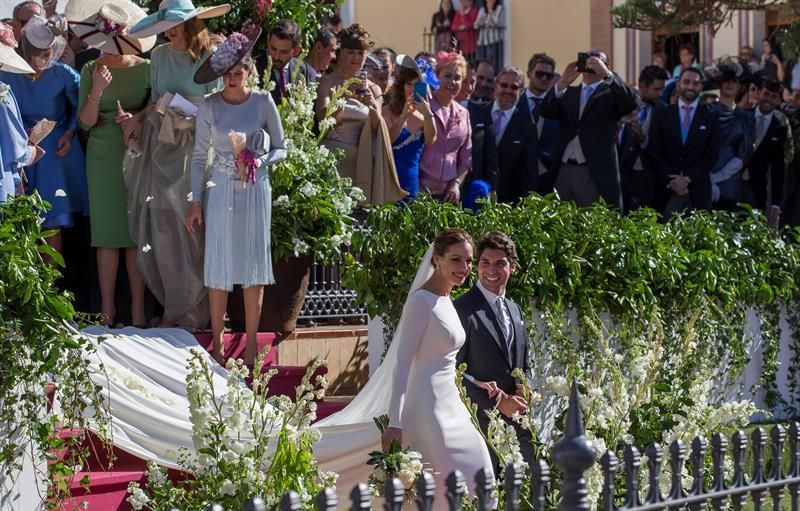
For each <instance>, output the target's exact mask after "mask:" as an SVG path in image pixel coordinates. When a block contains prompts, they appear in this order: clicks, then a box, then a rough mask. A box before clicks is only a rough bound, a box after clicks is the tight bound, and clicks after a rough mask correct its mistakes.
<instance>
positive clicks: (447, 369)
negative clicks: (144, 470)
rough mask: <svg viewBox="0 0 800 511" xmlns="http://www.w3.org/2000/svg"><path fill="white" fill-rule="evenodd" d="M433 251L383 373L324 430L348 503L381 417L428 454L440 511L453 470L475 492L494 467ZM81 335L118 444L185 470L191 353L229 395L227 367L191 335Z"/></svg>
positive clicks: (323, 446) (328, 465) (324, 454)
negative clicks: (462, 388) (458, 366)
mask: <svg viewBox="0 0 800 511" xmlns="http://www.w3.org/2000/svg"><path fill="white" fill-rule="evenodd" d="M431 254H432V247H430V248H429V249H428V251H427V252H426V254H425V257H424V258H423V260H422V262H421V264H420V267H419V271H418V272H417V275H416V278H415V279H414V283H413V284H412V285H411V290H410V292H409V295H408V300H407V303H406V305H405V307H404V309H403V314H402V317H401V320H400V323H399V325H398V328H397V331H396V334H395V336H394V340H393V341H392V344H391V346H390V348H389V350H388V351H387V353H386V356H385V358H384V361H383V363H382V364H381V366H380V367H378V369H377V370H376V371H375V372H374V373H373V375H372V377H370V379H369V381H368V382H367V384H366V385H365V386H364V388H363V389H362V390H361V392H359V393H358V395H357V396H355V398H354V399H353V400H352V401H351V402H350V404H348V405H347V406H346V407H345V408H344V409H343V410H341V411H340V412H338V413H335V414H333V415H331V416H330V417H327V418H325V419H323V420H321V421H319V422H317V423H316V424H315V425H314V427H316V428H318V429H319V431H320V433H321V439H320V441H319V442H318V443H317V444H316V445H315V446H314V456H315V457H316V459H317V460H318V461H319V463H320V466H321V467H322V468H323V469H324V470H331V471H334V472H336V473H338V474H339V480H338V483H337V493H338V494H339V499H340V502H341V503H345V502H348V500H347V499H348V494H349V492H350V489H351V488H352V487H353V486H354V485H355V484H357V483H359V482H365V481H366V480H367V477H368V476H369V473H370V469H371V467H370V466H369V465H367V464H366V462H367V459H368V453H369V452H370V451H373V450H377V449H380V434H379V432H378V429H377V428H376V427H375V424H374V423H373V418H374V417H378V416H380V415H383V414H387V413H390V415H391V416H392V420H393V423H394V424H395V425H398V424H399V425H401V426H402V428H403V433H404V437H403V443H404V445H408V446H410V447H411V448H412V449H414V450H418V451H420V452H421V453H422V454H423V461H425V462H429V463H430V466H429V467H430V468H432V469H435V470H437V471H438V472H439V474H437V475H436V478H437V488H438V489H439V490H438V491H437V498H436V500H435V504H434V506H435V507H436V508H437V509H446V508H447V505H446V504H447V501H446V499H445V498H444V497H443V493H442V492H443V491H444V490H443V488H444V483H443V481H444V479H445V478H446V476H447V475H448V474H449V473H450V472H451V471H452V470H453V469H458V470H461V471H462V472H463V473H464V477H465V478H466V480H467V484H468V487H469V489H470V491H473V489H474V488H473V485H474V483H473V481H474V475H475V472H476V471H477V470H478V469H479V468H481V467H486V468H487V469H489V470H491V462H490V460H489V453H488V450H487V448H486V445H485V443H484V441H483V439H482V437H481V435H480V433H479V432H478V431H477V430H476V429H475V427H474V426H473V425H472V421H471V420H470V418H469V415H468V412H467V409H466V407H465V406H464V405H463V403H462V402H461V400H460V399H459V396H458V392H457V388H456V386H455V356H456V352H457V351H458V349H459V347H460V346H461V344H463V342H464V331H463V329H462V327H461V323H460V321H459V319H458V315H457V313H456V311H455V309H454V308H453V305H452V302H451V301H450V298H449V297H436V296H434V295H432V294H431V293H429V292H427V291H424V290H420V291H417V290H418V289H419V287H420V286H421V285H422V284H423V283H425V281H427V280H428V278H429V277H430V275H431V274H432V270H433V267H432V265H431ZM423 324H424V325H425V326H424V328H421V325H423ZM81 335H84V336H86V337H88V338H89V339H90V340H92V341H93V342H94V344H95V346H96V352H95V353H93V354H92V355H91V357H90V360H89V363H90V364H91V365H92V369H93V380H94V382H95V383H96V384H98V385H100V386H101V387H102V390H101V392H100V393H101V395H103V396H105V397H106V398H107V400H108V404H109V409H110V411H111V417H112V424H111V432H112V435H113V436H112V438H111V440H112V442H113V444H114V445H115V446H116V447H118V448H120V449H122V450H124V451H127V452H129V453H131V454H134V455H136V456H138V457H140V458H143V459H147V460H155V461H156V462H158V463H159V464H161V465H163V466H166V467H169V468H180V467H179V465H178V461H177V454H178V449H179V448H180V447H187V448H189V449H190V450H192V423H191V420H190V415H189V400H188V397H187V392H186V382H185V379H186V374H187V370H186V365H187V362H188V360H189V359H190V358H191V350H195V349H196V350H198V351H200V352H201V354H202V356H203V357H204V360H205V362H206V364H207V365H208V366H209V367H210V368H211V371H212V378H213V380H214V387H215V388H216V389H218V390H221V391H224V389H225V388H226V387H225V386H226V374H227V373H226V371H225V369H224V368H222V367H220V366H219V365H218V364H216V362H214V360H213V359H212V358H211V357H210V356H209V355H208V354H207V353H206V352H205V350H203V349H202V348H201V347H200V346H199V344H198V343H197V340H196V339H195V338H194V336H193V335H192V334H190V333H188V332H186V331H185V330H181V329H174V328H172V329H150V330H140V329H136V328H125V329H121V330H112V331H109V330H105V329H99V328H96V327H94V328H90V329H87V330H86V331H84V332H82V334H81ZM101 338H102V342H101ZM399 348H402V349H399ZM101 368H102V369H101ZM390 401H391V402H392V403H393V406H392V410H391V411H390V410H389V403H390ZM92 412H93V411H92V410H87V413H89V414H91V413H92Z"/></svg>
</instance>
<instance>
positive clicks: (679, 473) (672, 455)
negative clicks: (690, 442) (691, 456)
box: [668, 440, 687, 500]
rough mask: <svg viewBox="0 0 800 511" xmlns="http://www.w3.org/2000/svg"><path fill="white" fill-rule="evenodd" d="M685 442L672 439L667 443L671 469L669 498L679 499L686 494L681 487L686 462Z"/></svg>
mask: <svg viewBox="0 0 800 511" xmlns="http://www.w3.org/2000/svg"><path fill="white" fill-rule="evenodd" d="M686 452H687V449H686V444H684V443H683V442H681V441H680V440H674V441H673V442H672V443H671V444H669V466H670V469H671V470H672V482H671V484H670V488H669V497H668V498H669V499H670V500H674V499H681V498H683V497H685V496H686V491H684V489H683V480H682V479H683V465H684V464H685V463H686Z"/></svg>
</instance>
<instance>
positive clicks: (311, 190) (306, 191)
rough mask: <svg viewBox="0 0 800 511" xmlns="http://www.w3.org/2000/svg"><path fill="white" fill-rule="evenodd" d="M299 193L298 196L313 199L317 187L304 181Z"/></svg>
mask: <svg viewBox="0 0 800 511" xmlns="http://www.w3.org/2000/svg"><path fill="white" fill-rule="evenodd" d="M299 191H300V194H301V195H303V196H305V197H313V196H314V195H316V194H317V187H316V186H315V185H314V183H312V182H310V181H306V182H305V183H303V186H301V187H300V190H299Z"/></svg>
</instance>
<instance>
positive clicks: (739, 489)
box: [209, 382, 800, 511]
mask: <svg viewBox="0 0 800 511" xmlns="http://www.w3.org/2000/svg"><path fill="white" fill-rule="evenodd" d="M769 436H770V451H771V455H772V456H771V460H770V464H769V467H768V466H767V463H766V462H765V453H766V445H767V434H766V431H765V430H764V429H763V428H760V427H759V428H756V429H755V430H754V431H753V433H752V435H751V438H752V449H751V454H752V461H751V464H752V467H751V470H749V471H748V470H747V467H746V465H747V463H746V461H745V458H746V456H745V453H746V451H747V443H748V441H747V436H746V435H745V434H744V433H743V432H741V431H739V432H737V433H735V434H734V435H733V437H732V438H731V442H732V451H733V475H732V477H731V478H730V479H729V480H728V479H726V477H725V465H726V463H725V458H726V455H727V451H728V442H727V439H726V438H725V436H724V435H720V434H717V435H714V437H713V438H712V440H711V460H712V466H713V470H712V472H713V477H712V481H711V484H710V486H709V485H707V484H706V481H705V476H704V467H705V461H706V457H707V455H708V452H707V451H708V449H707V448H708V442H707V441H706V440H705V439H703V438H701V437H698V438H695V439H694V441H693V442H692V452H691V454H690V455H689V457H688V460H687V456H686V454H687V448H686V446H685V445H684V443H683V442H680V441H675V442H673V443H672V444H671V445H670V449H669V451H670V460H669V464H670V467H671V469H672V470H671V475H670V489H669V491H668V493H667V495H662V493H661V490H660V486H661V481H662V472H661V468H662V462H663V456H664V452H663V448H662V447H661V446H659V445H658V444H651V445H650V446H648V447H647V449H646V450H645V454H646V455H647V470H648V475H647V481H648V487H649V489H648V491H647V495H646V496H645V497H644V498H643V499H642V498H641V492H640V487H639V471H640V468H641V463H642V460H641V455H640V453H639V451H638V450H637V449H636V448H635V447H632V446H629V447H627V448H626V449H625V451H624V453H623V460H624V461H623V466H624V470H625V488H624V496H621V497H619V498H618V497H617V495H618V493H617V489H616V488H615V479H616V475H617V471H618V469H619V462H618V459H617V457H616V455H615V454H614V453H613V452H612V451H607V452H606V453H605V454H604V455H603V456H602V457H601V458H600V460H599V461H597V463H599V464H600V466H601V467H602V471H603V476H604V482H603V490H602V495H601V498H600V501H599V502H600V506H599V507H598V509H602V510H603V511H656V510H669V511H673V510H686V509H688V510H690V511H699V510H701V509H703V510H705V509H713V510H723V509H728V504H729V501H730V504H731V507H732V509H734V510H741V509H742V508H743V506H744V504H745V503H746V502H748V501H750V502H752V503H753V506H752V509H753V510H754V511H760V510H761V509H763V506H764V504H765V503H766V502H767V501H768V500H770V501H771V503H772V505H771V506H770V507H771V508H772V509H773V510H775V511H780V510H783V509H787V508H786V507H785V506H784V503H782V500H783V494H784V492H785V491H786V490H788V500H789V509H791V510H792V511H797V510H798V500H800V424H798V423H796V422H793V423H791V424H790V425H789V428H788V443H789V446H788V450H789V459H788V462H789V463H788V465H789V466H788V469H787V470H785V471H784V462H785V461H786V460H785V458H784V454H785V453H784V450H785V449H786V445H785V444H786V440H787V429H786V428H784V427H783V426H781V425H777V426H774V427H773V428H772V430H771V432H770V435H769ZM552 454H553V462H554V464H555V465H556V467H557V468H558V470H559V472H560V473H561V475H562V477H561V479H562V485H561V501H560V503H559V506H558V509H559V510H560V511H588V510H589V508H590V506H589V499H588V490H587V487H586V478H585V473H586V471H587V470H589V469H590V468H591V467H592V466H593V465H594V464H595V463H596V461H595V460H596V454H597V453H596V452H595V449H594V446H593V445H592V442H591V441H590V440H589V439H588V438H587V437H586V435H585V433H584V428H583V418H582V417H581V411H580V405H579V395H578V388H577V385H576V384H575V383H574V382H573V385H572V393H571V395H570V401H569V408H568V410H567V419H566V424H565V428H564V437H563V438H562V439H561V440H560V441H559V442H558V443H556V445H555V446H554V447H553V453H552ZM687 461H690V462H691V471H692V484H691V487H690V488H685V487H684V485H683V468H684V464H685V463H686V462H687ZM530 467H531V471H530V485H531V486H530V498H531V505H532V507H533V511H545V506H546V501H545V500H546V499H545V496H546V495H547V487H548V484H549V483H550V468H549V467H548V465H547V463H546V462H545V461H543V460H532V463H530ZM504 476H505V477H504V486H505V502H501V503H498V505H497V509H502V508H505V509H506V510H507V511H519V508H520V491H521V489H522V485H523V480H524V471H523V469H522V468H521V467H520V466H518V465H512V466H509V467H506V469H505V473H504ZM445 484H446V486H447V489H446V495H447V498H448V501H449V502H448V504H449V508H450V510H451V511H461V509H462V504H463V502H464V499H465V497H466V484H465V480H464V476H463V475H462V474H461V473H460V472H458V471H455V472H453V473H451V474H450V475H449V476H448V477H447V479H446V481H445ZM416 485H417V496H418V497H417V500H418V506H419V509H420V510H421V511H430V510H431V509H432V506H433V501H434V494H435V482H434V478H433V476H432V475H431V474H429V473H427V472H426V473H423V474H422V475H421V476H420V477H419V479H418V480H417V483H416ZM493 486H494V485H493V478H492V475H491V473H490V472H486V471H484V470H483V469H482V470H480V471H478V473H477V474H476V475H475V492H476V495H477V510H478V511H489V510H490V509H492V505H493V504H494V503H493V502H492V500H493V499H492V491H493ZM621 493H623V492H621ZM384 495H386V499H385V500H386V505H385V509H386V511H401V510H402V508H403V503H404V495H405V488H404V487H403V484H402V483H401V482H400V480H399V479H390V480H388V481H387V482H386V487H385V490H384ZM350 500H351V502H350V503H349V506H347V507H349V509H350V510H351V511H367V510H369V509H371V508H372V496H371V494H370V491H369V489H368V487H367V485H365V484H358V485H356V486H355V487H354V488H353V489H352V491H351V492H350ZM316 506H317V509H319V511H336V510H337V509H338V508H339V502H338V501H337V497H336V492H335V491H334V490H333V489H331V488H328V489H325V490H324V491H322V492H321V493H320V494H319V495H318V496H317V497H316ZM280 508H281V510H282V511H299V510H300V508H301V501H300V497H299V495H297V494H296V493H294V492H289V493H287V494H285V495H284V496H283V499H282V500H281V504H280ZM242 509H243V510H247V511H262V510H263V511H266V509H267V507H266V505H265V503H264V501H263V500H261V499H260V498H253V499H251V500H250V501H249V502H248V503H247V504H245V506H244V507H243V508H242ZM209 510H210V511H223V510H222V508H221V507H213V506H212V507H210V508H209Z"/></svg>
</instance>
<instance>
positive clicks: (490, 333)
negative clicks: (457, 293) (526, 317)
mask: <svg viewBox="0 0 800 511" xmlns="http://www.w3.org/2000/svg"><path fill="white" fill-rule="evenodd" d="M505 300H506V307H507V310H508V311H509V313H510V314H511V323H512V324H513V327H514V328H513V337H514V338H513V340H512V343H511V352H510V353H509V350H508V348H507V344H506V340H505V338H504V336H503V330H502V328H500V322H499V320H498V318H497V316H496V314H495V307H494V305H491V304H489V302H488V301H486V298H485V297H484V296H483V293H482V292H481V290H480V289H478V287H477V286H473V287H472V289H470V290H469V291H468V292H467V293H465V294H464V295H463V296H461V297H459V298H457V299H456V300H455V301H454V302H453V305H454V306H455V308H456V312H458V317H459V318H460V319H461V324H462V326H463V327H464V331H465V332H466V334H467V339H466V341H465V342H464V346H462V347H461V349H460V350H459V351H458V355H456V367H458V366H460V365H461V364H462V363H466V364H467V374H469V375H470V376H472V377H473V378H475V379H476V380H480V381H494V382H497V386H498V387H500V389H501V390H503V392H505V393H506V394H509V395H513V394H514V393H515V392H516V388H517V383H518V382H517V380H515V379H514V377H513V376H511V371H512V370H514V369H515V368H520V369H522V371H523V372H524V373H525V375H526V376H527V377H528V378H530V375H531V369H530V365H529V363H528V344H529V342H528V333H527V331H526V330H525V327H524V325H523V322H522V311H521V309H520V308H519V305H517V304H516V303H514V302H512V301H511V300H509V299H508V298H506V299H505ZM463 383H464V386H465V388H466V390H467V393H468V395H469V398H470V399H471V400H472V402H473V403H475V404H477V405H478V418H479V419H485V414H484V413H483V412H482V411H483V410H485V409H487V408H494V405H495V402H494V399H489V396H488V393H487V392H486V391H485V390H483V389H481V388H479V387H477V386H476V385H474V384H473V383H471V382H470V381H468V380H467V379H466V378H465V379H464V382H463ZM481 424H482V425H483V424H484V421H483V420H481Z"/></svg>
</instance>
